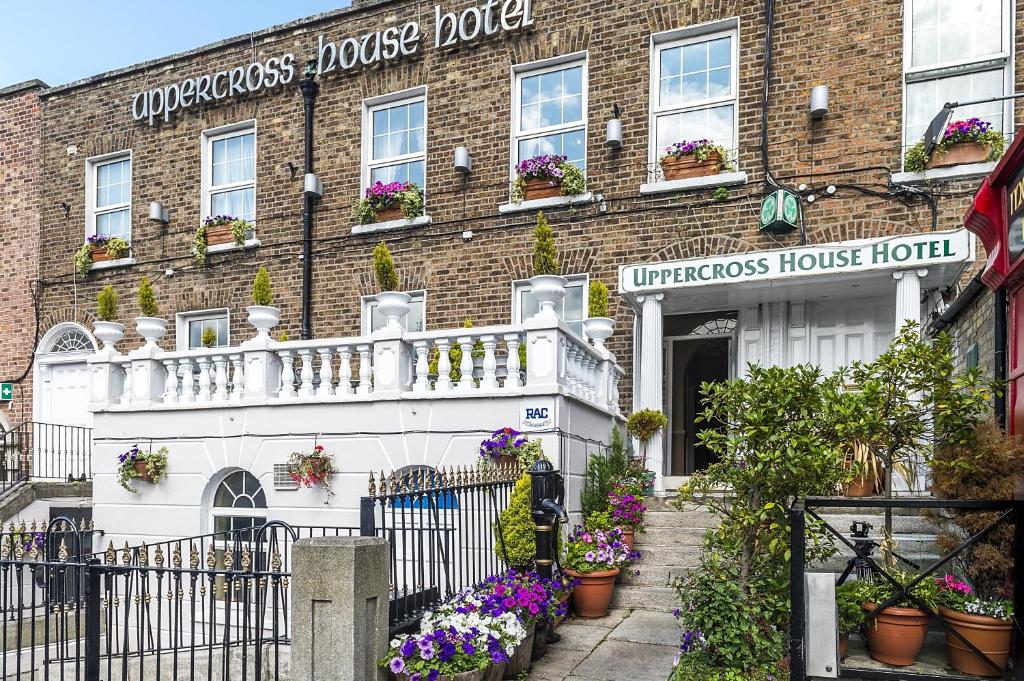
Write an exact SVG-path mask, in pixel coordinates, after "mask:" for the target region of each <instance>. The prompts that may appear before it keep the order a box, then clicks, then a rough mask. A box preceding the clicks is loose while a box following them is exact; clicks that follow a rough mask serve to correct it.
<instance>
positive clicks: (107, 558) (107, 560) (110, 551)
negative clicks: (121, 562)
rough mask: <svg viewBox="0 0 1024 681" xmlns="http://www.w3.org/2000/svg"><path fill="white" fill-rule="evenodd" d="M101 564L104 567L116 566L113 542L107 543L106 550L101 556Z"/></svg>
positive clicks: (115, 552)
mask: <svg viewBox="0 0 1024 681" xmlns="http://www.w3.org/2000/svg"><path fill="white" fill-rule="evenodd" d="M103 563H104V564H105V565H116V564H117V551H115V550H114V542H113V541H111V542H108V543H107V550H106V552H105V553H104V554H103Z"/></svg>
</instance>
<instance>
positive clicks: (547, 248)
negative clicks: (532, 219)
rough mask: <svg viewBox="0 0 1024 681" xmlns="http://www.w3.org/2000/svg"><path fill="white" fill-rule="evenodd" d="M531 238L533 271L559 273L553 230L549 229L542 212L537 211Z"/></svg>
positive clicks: (536, 272) (539, 273)
mask: <svg viewBox="0 0 1024 681" xmlns="http://www.w3.org/2000/svg"><path fill="white" fill-rule="evenodd" d="M533 239H534V242H533V273H534V274H535V275H541V274H559V273H560V271H561V268H560V267H559V264H558V252H557V251H556V250H555V232H554V231H553V230H552V229H551V224H550V223H549V222H548V219H547V218H546V217H544V213H541V212H538V213H537V226H536V227H535V228H534V229H533Z"/></svg>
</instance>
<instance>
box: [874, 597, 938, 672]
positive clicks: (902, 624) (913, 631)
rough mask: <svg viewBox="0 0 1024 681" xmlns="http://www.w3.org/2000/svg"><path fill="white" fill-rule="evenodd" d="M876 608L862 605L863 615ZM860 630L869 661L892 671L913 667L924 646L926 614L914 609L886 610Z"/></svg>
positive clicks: (926, 625) (926, 626) (926, 628)
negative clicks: (866, 640)
mask: <svg viewBox="0 0 1024 681" xmlns="http://www.w3.org/2000/svg"><path fill="white" fill-rule="evenodd" d="M876 607H877V604H875V603H865V604H864V610H866V611H867V612H872V611H873V610H874V609H875V608H876ZM864 628H865V629H866V630H867V636H868V647H869V648H870V649H871V657H872V659H874V660H877V661H879V662H882V663H883V664H891V665H893V666H894V667H906V666H909V665H912V664H914V660H916V659H917V654H918V653H919V652H921V648H922V646H924V639H925V636H927V635H928V613H926V612H925V611H924V610H919V609H917V608H886V609H885V610H883V611H882V612H881V614H879V615H878V616H877V617H875V618H873V619H871V620H868V621H867V622H866V623H865V625H864Z"/></svg>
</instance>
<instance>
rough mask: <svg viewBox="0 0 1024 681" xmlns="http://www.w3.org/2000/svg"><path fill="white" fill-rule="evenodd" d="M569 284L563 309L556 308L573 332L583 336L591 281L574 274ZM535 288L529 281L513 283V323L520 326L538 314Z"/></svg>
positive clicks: (523, 280) (569, 277)
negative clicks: (534, 294) (533, 294)
mask: <svg viewBox="0 0 1024 681" xmlns="http://www.w3.org/2000/svg"><path fill="white" fill-rule="evenodd" d="M566 279H568V280H569V283H568V284H567V285H566V287H565V298H564V299H563V300H562V307H561V309H558V308H556V309H555V312H557V313H558V316H559V318H561V320H562V321H563V322H565V323H566V324H567V325H568V326H569V327H570V328H571V329H572V330H573V331H575V332H576V333H578V334H579V335H581V336H582V335H583V320H584V319H586V318H587V296H588V291H589V279H588V277H587V275H585V274H572V275H569V276H567V277H566ZM532 290H533V288H532V287H531V286H530V280H529V279H521V280H519V281H514V282H512V323H513V324H519V323H521V322H522V321H523V320H526V319H529V318H530V317H532V316H533V315H535V314H537V312H538V310H539V308H538V306H537V299H536V298H534V297H533V296H532V295H531V292H532Z"/></svg>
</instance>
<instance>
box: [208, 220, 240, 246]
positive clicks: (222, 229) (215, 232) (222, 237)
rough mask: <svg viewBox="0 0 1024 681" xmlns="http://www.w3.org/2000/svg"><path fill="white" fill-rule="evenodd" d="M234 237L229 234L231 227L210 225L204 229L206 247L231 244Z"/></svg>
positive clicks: (233, 241)
mask: <svg viewBox="0 0 1024 681" xmlns="http://www.w3.org/2000/svg"><path fill="white" fill-rule="evenodd" d="M233 243H235V237H234V235H232V234H231V225H210V226H209V227H207V228H206V245H207V246H216V245H217V244H233Z"/></svg>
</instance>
